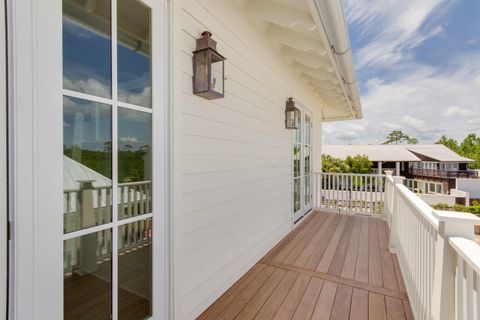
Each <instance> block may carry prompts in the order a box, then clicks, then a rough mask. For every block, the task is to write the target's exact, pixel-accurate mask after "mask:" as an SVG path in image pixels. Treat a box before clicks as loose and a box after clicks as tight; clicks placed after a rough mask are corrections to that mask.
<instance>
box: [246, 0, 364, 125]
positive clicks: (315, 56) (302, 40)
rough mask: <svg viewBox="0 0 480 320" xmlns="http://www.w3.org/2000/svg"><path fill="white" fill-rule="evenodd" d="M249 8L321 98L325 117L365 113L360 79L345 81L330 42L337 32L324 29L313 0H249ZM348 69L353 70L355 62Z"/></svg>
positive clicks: (282, 52) (338, 117)
mask: <svg viewBox="0 0 480 320" xmlns="http://www.w3.org/2000/svg"><path fill="white" fill-rule="evenodd" d="M322 1H325V0H322ZM333 1H340V0H333ZM307 2H308V4H307ZM246 10H247V11H248V12H249V14H250V15H251V16H253V17H254V18H256V19H258V20H259V21H261V22H262V25H263V26H264V29H265V37H266V38H268V39H269V40H270V41H271V42H273V44H274V45H275V46H276V47H279V48H280V51H281V54H282V56H283V57H284V58H285V59H286V60H287V61H288V62H289V63H290V65H291V67H292V68H293V69H294V70H295V72H296V73H297V74H298V75H299V77H300V78H301V79H302V80H303V81H304V82H305V84H306V85H307V86H308V87H309V88H310V89H311V90H312V91H313V92H314V94H315V95H316V96H318V98H319V99H320V100H321V102H322V106H323V108H322V112H323V115H324V120H327V121H328V120H347V119H357V118H361V117H362V112H361V108H360V103H359V101H358V92H357V86H356V82H355V81H354V82H355V83H354V84H353V86H352V84H351V83H350V84H346V83H345V81H344V79H345V77H344V76H343V75H342V70H340V68H339V64H338V63H337V61H336V60H335V57H334V55H333V53H332V50H331V48H330V44H329V37H328V35H330V37H332V36H331V34H334V33H333V32H327V30H325V29H324V26H325V24H324V23H323V22H322V21H321V16H322V14H320V12H319V11H318V10H320V9H319V8H318V6H316V5H315V2H314V1H313V0H305V1H304V0H247V1H246ZM312 11H313V12H312ZM312 13H313V14H312ZM325 14H329V13H324V15H325ZM342 19H343V12H342ZM347 36H348V35H347ZM347 42H348V40H347ZM349 54H350V55H351V53H350V52H349ZM349 63H350V64H352V63H351V62H347V64H349ZM348 69H349V71H350V70H353V65H350V66H348ZM349 75H350V74H349ZM352 88H353V89H352ZM352 91H353V92H352ZM352 96H353V97H355V98H356V99H354V98H352ZM354 100H355V101H354Z"/></svg>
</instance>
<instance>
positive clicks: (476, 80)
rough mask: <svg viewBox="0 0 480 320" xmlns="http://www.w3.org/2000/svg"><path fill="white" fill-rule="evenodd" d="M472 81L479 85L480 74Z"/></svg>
mask: <svg viewBox="0 0 480 320" xmlns="http://www.w3.org/2000/svg"><path fill="white" fill-rule="evenodd" d="M473 82H474V83H475V84H476V85H477V86H479V87H480V74H479V75H478V77H476V78H475V80H474V81H473Z"/></svg>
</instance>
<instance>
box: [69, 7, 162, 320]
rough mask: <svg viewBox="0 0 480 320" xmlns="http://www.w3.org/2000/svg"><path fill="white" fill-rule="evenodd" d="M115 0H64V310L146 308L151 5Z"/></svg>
mask: <svg viewBox="0 0 480 320" xmlns="http://www.w3.org/2000/svg"><path fill="white" fill-rule="evenodd" d="M113 1H115V2H111V0H96V1H93V2H92V1H85V0H63V66H64V67H63V73H64V81H63V86H64V87H63V89H64V90H63V93H64V97H63V102H64V108H63V145H64V151H63V153H64V168H63V176H64V192H63V200H64V206H63V207H64V210H63V217H64V253H63V254H64V319H76V320H81V319H113V320H117V319H129V320H136V319H139V320H140V319H147V318H149V317H150V316H151V315H152V252H153V251H152V225H153V213H154V212H153V206H152V195H153V193H152V187H153V182H152V114H153V111H154V107H153V100H152V94H151V62H152V61H151V39H150V37H151V16H152V14H151V8H149V7H147V6H145V5H144V4H143V3H142V2H140V1H137V0H118V1H116V0H113ZM112 15H115V16H116V17H117V25H113V22H112V21H113V20H112V19H111V17H112ZM114 204H115V205H114Z"/></svg>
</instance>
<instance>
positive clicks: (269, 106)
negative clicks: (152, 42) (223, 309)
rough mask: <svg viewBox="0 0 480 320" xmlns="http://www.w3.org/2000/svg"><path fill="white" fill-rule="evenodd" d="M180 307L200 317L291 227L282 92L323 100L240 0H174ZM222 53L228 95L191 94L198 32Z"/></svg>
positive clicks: (314, 105) (308, 101)
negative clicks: (210, 36)
mask: <svg viewBox="0 0 480 320" xmlns="http://www.w3.org/2000/svg"><path fill="white" fill-rule="evenodd" d="M173 17H174V19H173V20H174V21H173V39H174V46H173V54H172V55H173V59H174V62H173V63H174V72H173V77H174V84H175V85H174V91H173V100H174V101H173V109H174V110H173V111H174V137H173V139H174V158H173V163H174V176H173V180H174V192H173V194H174V199H173V207H174V212H173V215H174V255H175V257H174V273H175V274H174V291H175V292H174V309H175V310H174V312H175V319H194V318H195V317H196V316H198V315H199V314H200V313H201V312H202V311H203V310H205V309H206V308H207V307H208V306H209V305H210V304H211V303H212V302H213V301H215V300H216V299H217V298H218V297H219V296H220V295H221V294H222V293H223V292H224V291H225V290H226V289H228V288H229V287H230V286H231V285H232V284H233V283H234V282H235V281H236V280H238V279H239V278H240V276H242V275H243V274H244V273H245V272H246V271H247V270H248V269H249V268H251V267H252V266H253V264H255V263H256V262H257V261H258V260H259V259H260V258H261V257H262V256H263V255H265V254H266V253H267V252H268V251H269V250H270V249H271V248H272V247H273V246H274V245H275V244H276V243H277V242H278V241H279V240H280V239H281V238H282V237H283V236H285V235H286V234H287V233H288V232H289V230H290V229H291V228H292V222H291V215H292V205H291V203H292V182H291V174H292V172H291V171H292V168H291V166H292V159H291V154H292V152H291V143H292V141H291V131H288V130H286V129H285V127H284V109H285V101H286V100H287V98H288V97H289V96H293V97H295V98H296V99H298V101H301V103H302V104H303V105H305V106H306V107H308V108H309V109H311V111H312V112H313V119H314V128H313V132H314V133H315V137H314V143H315V144H316V147H317V149H316V150H315V152H314V155H315V156H316V159H314V162H313V166H314V170H319V166H320V159H319V158H320V154H321V153H320V152H321V150H320V148H319V146H320V144H321V136H320V131H321V123H320V119H321V115H320V112H319V104H318V100H317V99H316V98H315V97H314V96H313V95H312V94H311V92H310V91H309V90H308V89H307V88H306V87H305V86H304V85H303V82H302V81H300V80H299V78H297V76H296V75H295V74H294V73H293V72H292V71H291V70H290V69H289V68H288V66H287V64H286V62H285V61H284V60H282V59H281V57H280V55H279V54H278V52H277V50H276V49H275V48H274V47H273V46H271V44H269V43H268V41H267V40H266V39H265V38H263V36H262V34H261V32H259V30H258V29H257V28H255V26H254V23H253V21H252V20H250V18H249V17H248V16H247V15H246V14H245V13H244V11H243V9H242V8H241V7H240V6H239V5H238V4H237V2H235V1H221V0H202V1H198V0H184V1H173ZM204 30H209V31H211V32H212V33H213V38H214V39H215V40H216V41H217V42H218V47H217V48H218V51H219V52H220V53H221V54H223V55H225V57H226V58H227V61H226V65H225V68H226V77H227V79H228V80H227V81H226V85H225V86H226V94H225V95H226V96H225V98H224V99H218V100H213V101H207V100H205V99H202V98H199V97H197V96H194V95H192V54H191V52H192V51H194V50H195V39H196V38H199V37H200V34H201V32H202V31H204Z"/></svg>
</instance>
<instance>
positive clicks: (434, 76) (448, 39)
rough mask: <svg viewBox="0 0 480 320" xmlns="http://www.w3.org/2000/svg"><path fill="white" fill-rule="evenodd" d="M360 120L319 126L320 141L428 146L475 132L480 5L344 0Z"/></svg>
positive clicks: (479, 114)
mask: <svg viewBox="0 0 480 320" xmlns="http://www.w3.org/2000/svg"><path fill="white" fill-rule="evenodd" d="M344 6H345V14H346V17H347V21H348V24H349V31H350V41H351V44H352V48H353V56H354V61H355V68H356V70H357V79H358V81H359V86H360V94H361V101H362V108H363V113H364V119H362V120H357V121H345V122H332V123H325V124H324V135H323V136H324V142H325V143H326V144H360V143H372V144H373V143H381V142H383V141H384V137H385V136H386V135H387V134H388V133H389V132H390V131H392V130H402V131H403V132H405V133H407V134H409V135H411V136H414V137H416V138H417V139H419V140H420V143H433V142H435V141H436V140H437V139H438V138H439V137H440V136H441V135H443V134H445V135H447V136H449V137H453V138H456V139H463V137H465V136H466V135H467V134H468V133H471V132H474V133H477V134H480V1H478V0H344Z"/></svg>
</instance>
